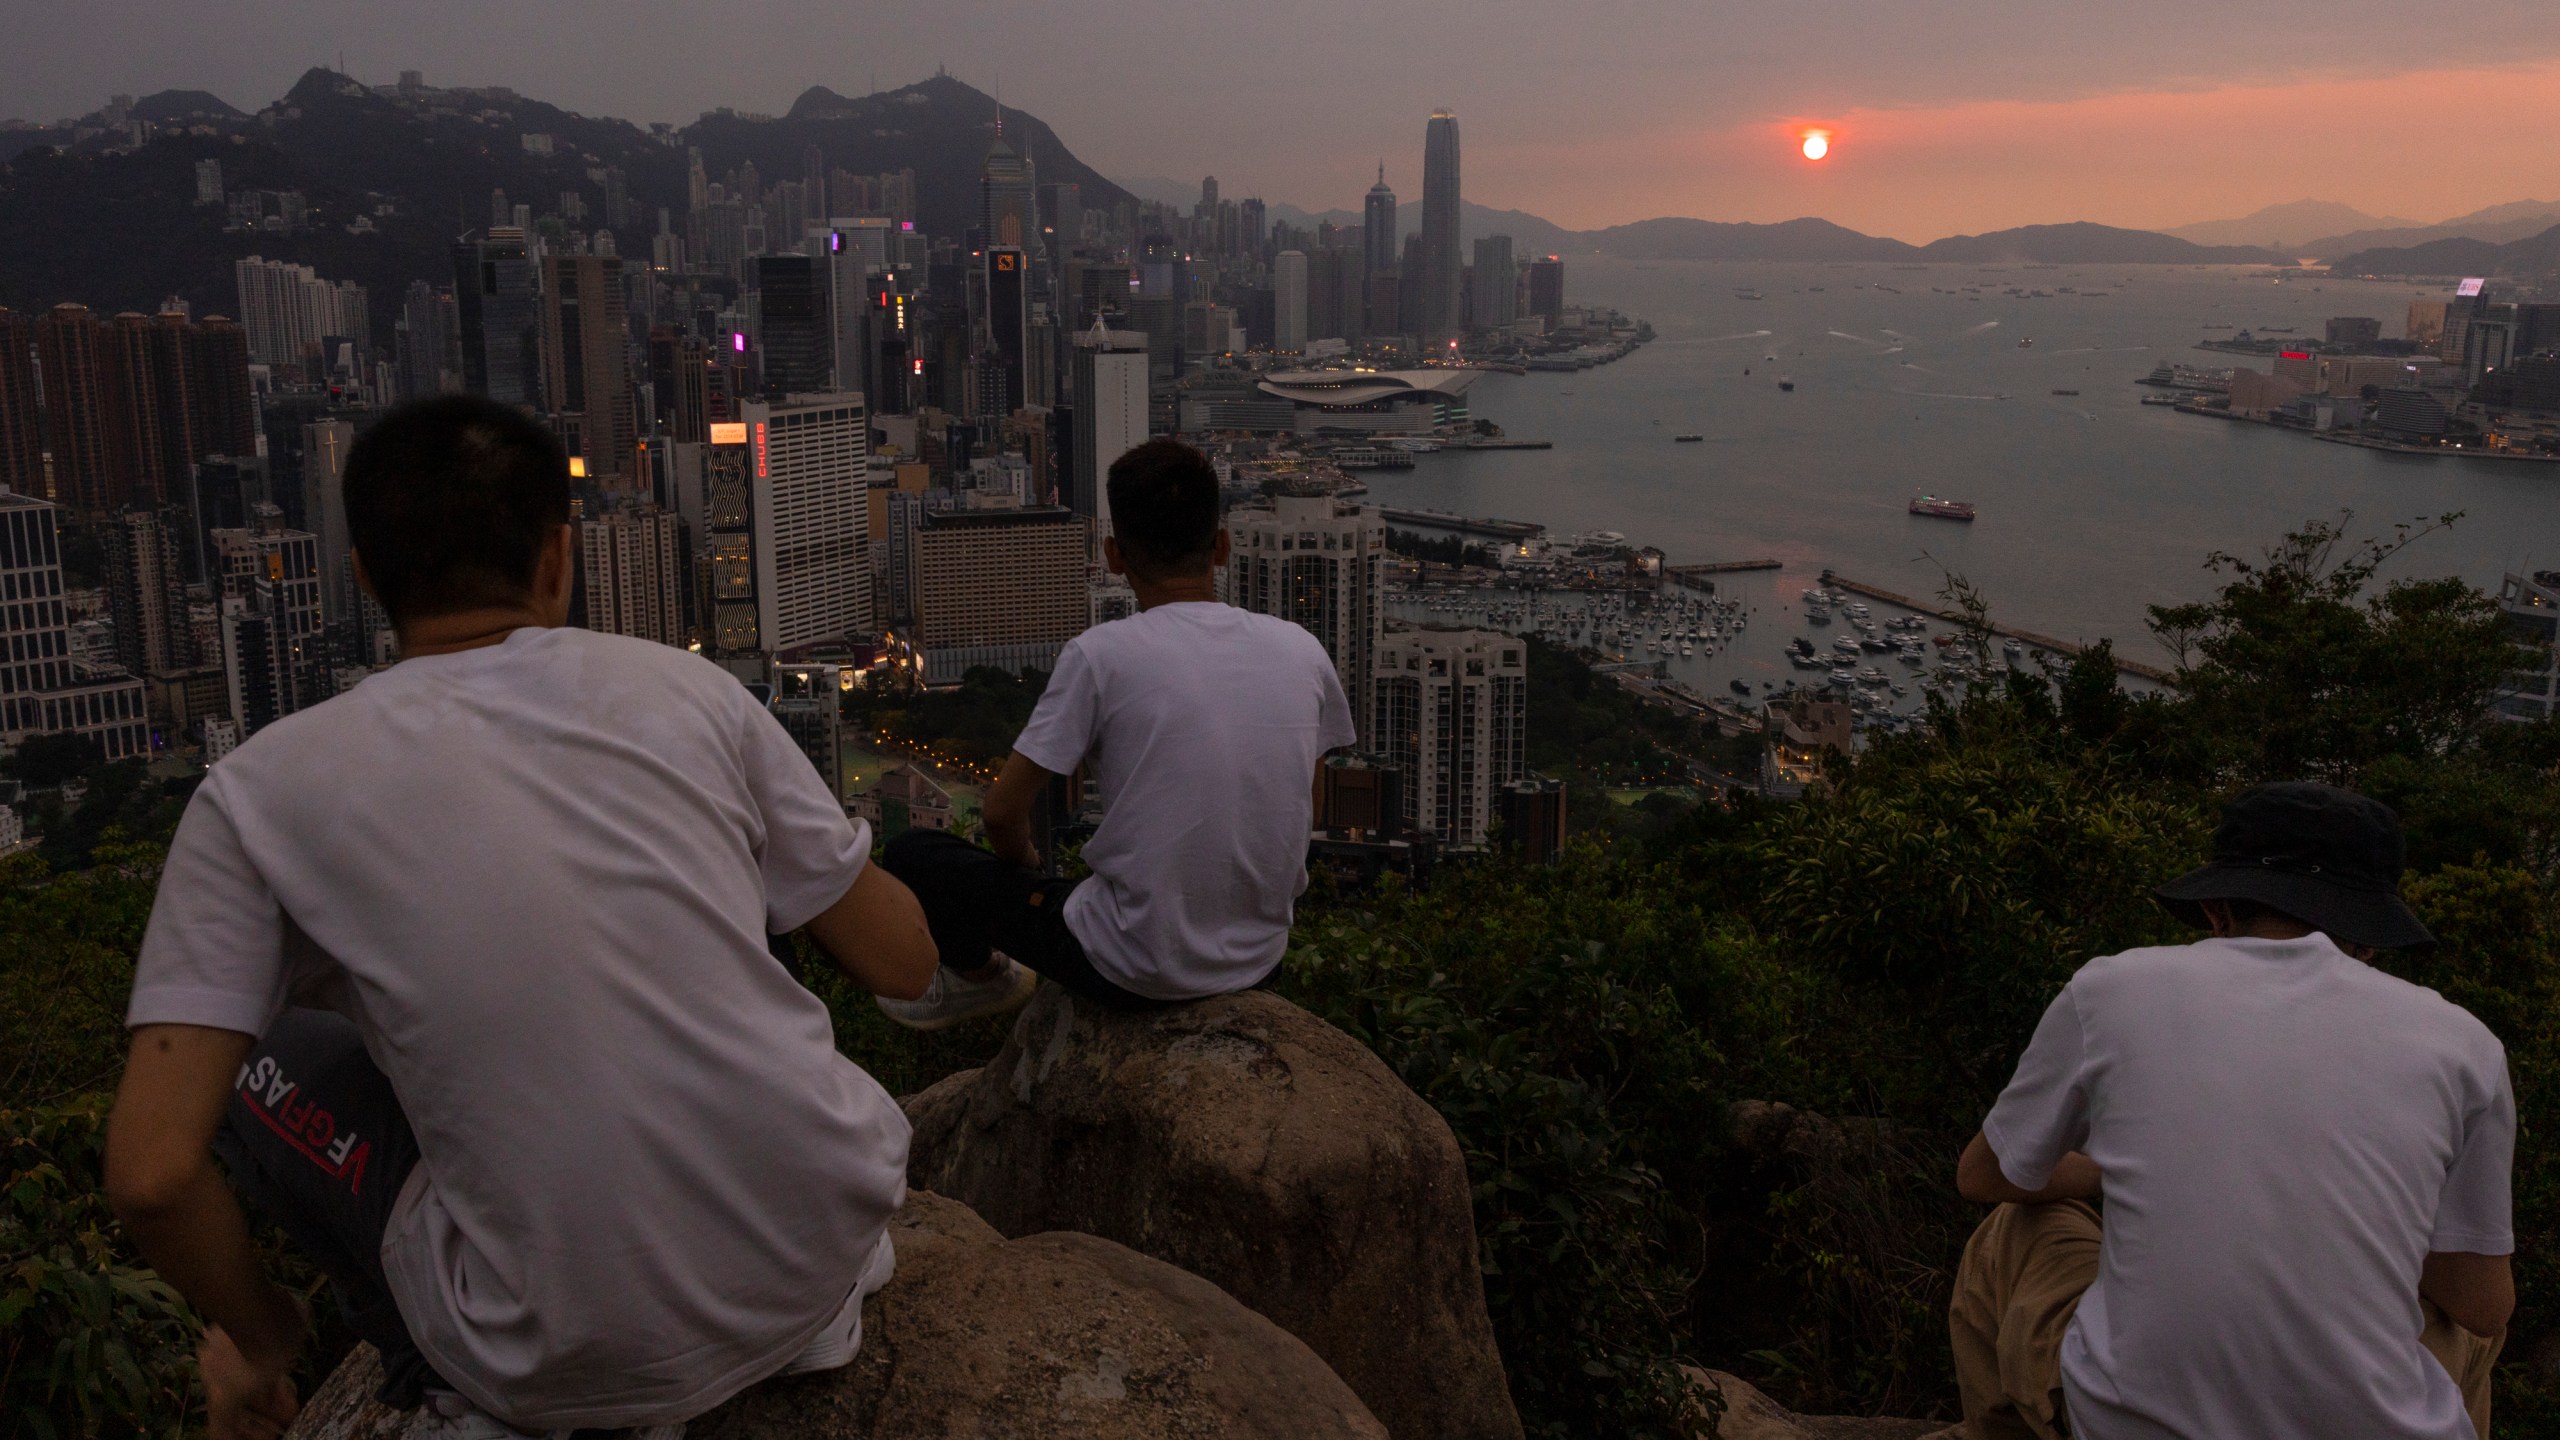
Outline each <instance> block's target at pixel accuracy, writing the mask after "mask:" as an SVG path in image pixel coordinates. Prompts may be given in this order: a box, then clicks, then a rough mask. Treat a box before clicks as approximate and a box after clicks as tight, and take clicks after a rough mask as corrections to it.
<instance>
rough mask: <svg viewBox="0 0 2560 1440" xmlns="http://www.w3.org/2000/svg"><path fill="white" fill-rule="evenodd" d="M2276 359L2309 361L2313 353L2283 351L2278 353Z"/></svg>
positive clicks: (2306, 351)
mask: <svg viewBox="0 0 2560 1440" xmlns="http://www.w3.org/2000/svg"><path fill="white" fill-rule="evenodd" d="M2276 358H2277V359H2279V360H2308V359H2310V358H2311V352H2310V351H2308V350H2283V351H2279V352H2277V355H2276Z"/></svg>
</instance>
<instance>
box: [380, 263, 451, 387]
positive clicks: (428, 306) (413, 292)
mask: <svg viewBox="0 0 2560 1440" xmlns="http://www.w3.org/2000/svg"><path fill="white" fill-rule="evenodd" d="M392 338H393V346H392V359H393V361H394V362H395V363H397V364H398V365H399V367H400V398H401V399H403V400H423V399H425V398H426V397H428V396H430V395H441V394H444V393H445V392H446V391H448V390H458V389H460V388H461V386H462V355H461V351H460V350H459V348H458V347H457V346H456V344H455V337H454V313H453V292H451V291H450V290H440V289H438V288H437V287H435V286H433V285H430V284H428V283H427V282H426V281H424V280H412V281H410V282H409V293H408V295H407V296H406V297H405V298H403V299H402V300H401V302H400V319H399V322H398V324H397V325H396V326H395V327H394V329H393V336H392Z"/></svg>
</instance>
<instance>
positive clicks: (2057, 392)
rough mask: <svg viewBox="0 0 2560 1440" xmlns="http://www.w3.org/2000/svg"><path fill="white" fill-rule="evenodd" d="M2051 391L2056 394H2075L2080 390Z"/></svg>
mask: <svg viewBox="0 0 2560 1440" xmlns="http://www.w3.org/2000/svg"><path fill="white" fill-rule="evenodd" d="M2053 393H2054V394H2056V395H2077V394H2079V393H2080V392H2079V391H2077V390H2056V391H2054V392H2053Z"/></svg>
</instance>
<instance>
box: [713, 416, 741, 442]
mask: <svg viewBox="0 0 2560 1440" xmlns="http://www.w3.org/2000/svg"><path fill="white" fill-rule="evenodd" d="M711 443H712V444H714V445H744V444H746V443H747V427H746V425H745V423H744V422H742V421H737V420H724V421H719V422H716V423H714V424H713V425H712V427H711Z"/></svg>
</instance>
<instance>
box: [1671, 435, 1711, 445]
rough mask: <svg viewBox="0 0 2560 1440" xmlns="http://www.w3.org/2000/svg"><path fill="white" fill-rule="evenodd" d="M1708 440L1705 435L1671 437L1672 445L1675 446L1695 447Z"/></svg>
mask: <svg viewBox="0 0 2560 1440" xmlns="http://www.w3.org/2000/svg"><path fill="white" fill-rule="evenodd" d="M1706 438H1707V437H1706V436H1704V435H1674V436H1672V437H1671V443H1672V444H1674V445H1695V444H1697V443H1698V442H1699V441H1701V440H1704V439H1706Z"/></svg>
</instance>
